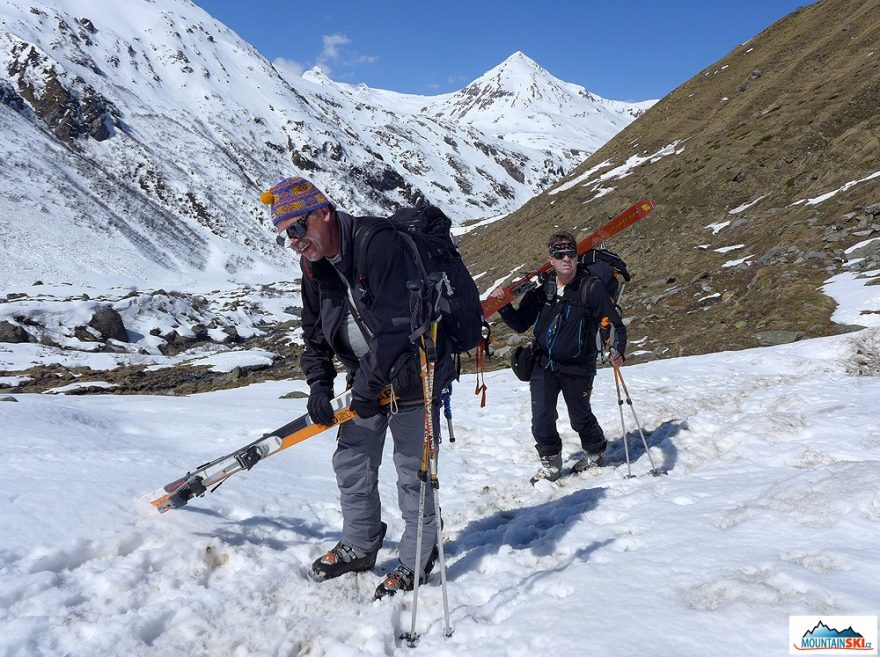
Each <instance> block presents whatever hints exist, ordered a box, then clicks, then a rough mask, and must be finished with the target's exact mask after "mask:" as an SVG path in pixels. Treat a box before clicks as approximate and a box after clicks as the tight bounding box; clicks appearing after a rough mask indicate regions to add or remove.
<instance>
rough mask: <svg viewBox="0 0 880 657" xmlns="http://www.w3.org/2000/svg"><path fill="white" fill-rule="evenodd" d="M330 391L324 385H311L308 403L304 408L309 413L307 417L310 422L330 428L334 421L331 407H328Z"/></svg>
mask: <svg viewBox="0 0 880 657" xmlns="http://www.w3.org/2000/svg"><path fill="white" fill-rule="evenodd" d="M331 398H332V391H331V389H330V388H328V387H327V386H325V385H321V384H317V385H313V386H312V389H311V391H310V392H309V402H308V404H306V408H307V409H308V411H309V417H310V418H312V422H315V423H317V424H323V425H325V426H328V427H329V426H331V425H332V424H333V423H334V422H335V421H336V420H335V417H334V414H333V407H332V406H331V405H330V399H331Z"/></svg>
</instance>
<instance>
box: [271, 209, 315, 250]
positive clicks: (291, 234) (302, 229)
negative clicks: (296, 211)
mask: <svg viewBox="0 0 880 657" xmlns="http://www.w3.org/2000/svg"><path fill="white" fill-rule="evenodd" d="M311 214H312V213H311V212H309V213H307V214H304V215H303V216H302V217H300V218H299V219H298V220H297V221H295V222H294V223H292V224H291V225H290V226H288V227H287V230H285V231H284V232H283V233H279V234H278V235H277V236H276V237H275V241H276V242H277V243H278V245H279V246H283V247H284V248H287V247H289V246H290V240H292V239H297V240H301V239H302V238H303V237H305V234H306V232H308V230H309V227H308V226H307V225H306V222H307V221H308V219H309V216H310V215H311Z"/></svg>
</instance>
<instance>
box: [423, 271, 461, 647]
mask: <svg viewBox="0 0 880 657" xmlns="http://www.w3.org/2000/svg"><path fill="white" fill-rule="evenodd" d="M428 280H430V281H432V282H433V288H434V294H435V295H436V299H435V303H434V307H433V308H432V314H431V344H432V345H436V344H437V326H438V324H439V321H440V308H439V304H440V295H441V287H442V286H443V285H444V284H445V285H446V286H447V287H451V286H450V285H449V279H447V278H446V274H445V273H441V274H430V275H429V276H428ZM434 358H435V361H436V351H435V355H434ZM423 387H424V391H425V418H426V419H425V422H426V426H427V425H428V424H430V425H431V443H430V444H431V450H432V453H433V458H432V459H431V487H432V488H433V489H434V518H435V523H436V528H437V561H438V564H439V566H440V590H441V593H442V595H443V623H444V630H443V634H444V636H446V637H450V636H452V625H451V624H450V622H449V598H448V595H447V587H446V554H445V550H444V547H443V535H442V533H443V520H442V516H441V509H440V479H439V476H438V474H437V472H438V458H439V446H438V443H437V441H436V440H435V439H434V429H433V427H434V424H433V419H434V413H433V398H434V368H433V366H432V368H431V377H430V378H425V379H424V386H423ZM451 394H452V391H451V390H450V395H451ZM448 417H449V421H450V423H449V428H450V439H449V442H452V441H453V440H454V437H453V436H452V433H451V432H452V411H451V410H450V412H449V416H448ZM426 442H427V440H426ZM426 579H427V578H426Z"/></svg>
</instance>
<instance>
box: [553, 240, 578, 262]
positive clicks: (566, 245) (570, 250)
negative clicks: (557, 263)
mask: <svg viewBox="0 0 880 657" xmlns="http://www.w3.org/2000/svg"><path fill="white" fill-rule="evenodd" d="M549 253H550V257H551V258H553V259H554V260H562V259H563V258H565V256H568V257H569V258H571V259H572V260H574V259H575V258H577V246H576V245H575V244H572V243H571V242H560V243H559V244H554V245H553V246H551V247H550V249H549Z"/></svg>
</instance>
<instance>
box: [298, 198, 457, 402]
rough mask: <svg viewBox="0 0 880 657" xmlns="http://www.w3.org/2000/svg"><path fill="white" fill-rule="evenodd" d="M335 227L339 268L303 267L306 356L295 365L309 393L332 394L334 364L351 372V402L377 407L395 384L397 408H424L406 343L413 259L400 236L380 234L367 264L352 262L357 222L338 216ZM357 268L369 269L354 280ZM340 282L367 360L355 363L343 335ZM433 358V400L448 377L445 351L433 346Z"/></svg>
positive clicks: (416, 362) (345, 306) (321, 263)
mask: <svg viewBox="0 0 880 657" xmlns="http://www.w3.org/2000/svg"><path fill="white" fill-rule="evenodd" d="M337 219H338V221H339V224H340V230H341V231H342V234H341V237H342V249H341V255H342V259H341V261H340V262H339V263H338V264H337V265H333V264H331V263H330V262H329V261H328V260H326V259H322V260H319V261H317V262H314V263H307V262H305V261H304V260H303V263H302V265H303V278H302V302H303V313H302V327H303V337H304V341H305V351H304V352H303V354H302V357H301V358H300V364H301V366H302V369H303V373H304V374H305V376H306V381H307V382H308V384H309V385H310V386H311V385H314V384H316V383H319V384H324V385H328V386H332V383H333V379H334V378H335V376H336V369H335V367H334V366H333V358H334V356H335V357H336V358H337V359H338V360H339V361H340V362H341V363H342V365H343V366H344V367H345V368H346V370H347V371H348V373H349V384H350V385H351V387H352V389H353V390H352V392H353V394H354V395H355V396H356V397H359V398H361V399H364V400H375V399H377V398H378V397H379V393H380V391H381V390H382V388H384V387H385V386H387V385H388V384H389V383H393V384H394V391H395V393H396V394H397V396H398V397H399V398H400V399H401V401H403V402H406V401H415V400H422V383H421V378H420V375H419V360H418V354H417V352H416V350H415V348H414V346H413V344H412V343H411V342H410V340H409V335H410V331H411V328H410V308H409V298H410V293H409V290H408V289H407V286H406V282H407V281H408V280H410V279H412V278H417V277H418V274H417V273H416V272H417V271H418V269H417V265H416V262H415V261H414V259H413V258H414V257H413V255H412V252H411V251H410V250H409V249H408V248H407V247H406V244H405V243H404V242H403V238H402V237H401V236H400V235H399V234H398V233H397V231H395V230H382V231H378V232H377V233H376V234H375V236H374V237H373V238H372V239H371V240H370V242H369V245H368V253H367V255H366V258H363V259H357V258H355V254H354V249H355V245H354V238H353V235H354V230H355V227H356V225H357V222H358V221H359V219H358V218H357V217H352V216H350V215H347V214H345V213H343V212H337ZM360 260H363V261H364V262H365V263H366V271H364V272H355V271H354V269H355V265H354V263H355V262H356V261H360ZM340 274H342V276H344V277H345V280H346V281H347V282H348V286H350V288H351V298H352V299H353V300H354V304H355V309H356V312H357V315H358V316H359V317H360V319H361V321H362V322H363V324H364V325H365V327H366V329H367V332H368V334H369V336H370V337H369V338H368V339H367V344H368V347H369V352H368V353H366V354H365V355H364V356H362V357H361V358H360V359H358V358H357V357H356V356H355V355H354V354H353V353H352V352H351V350H350V348H349V347H348V344H347V341H346V340H345V339H344V336H342V335H341V330H340V329H342V326H343V321H344V319H345V317H346V314H347V312H348V311H349V303H350V301H349V295H348V291H347V289H346V284H345V283H343V280H342V278H341V277H340ZM359 279H361V280H366V281H368V282H369V289H370V293H369V294H364V293H363V285H361V284H359V283H358V281H359ZM438 351H439V357H438V365H437V376H436V378H435V383H434V386H435V391H436V393H437V395H439V394H440V389H441V388H442V387H443V386H445V385H446V384H448V383H449V381H450V380H451V374H452V363H451V359H450V357H449V354H448V349H444V348H442V346H441V345H438Z"/></svg>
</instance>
